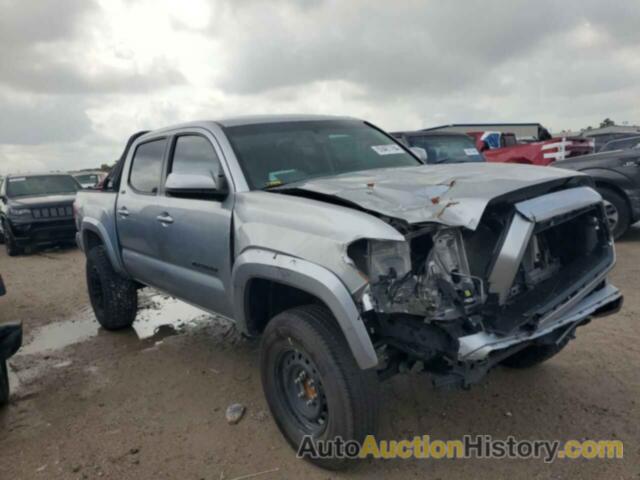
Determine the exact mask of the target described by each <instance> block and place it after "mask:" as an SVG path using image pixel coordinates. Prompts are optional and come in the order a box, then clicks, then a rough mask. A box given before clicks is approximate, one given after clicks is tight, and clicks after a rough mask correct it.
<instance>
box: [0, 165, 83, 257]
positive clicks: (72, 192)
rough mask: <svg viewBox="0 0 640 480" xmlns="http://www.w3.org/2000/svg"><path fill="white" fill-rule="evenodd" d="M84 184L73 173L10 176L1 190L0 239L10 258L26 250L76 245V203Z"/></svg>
mask: <svg viewBox="0 0 640 480" xmlns="http://www.w3.org/2000/svg"><path fill="white" fill-rule="evenodd" d="M80 189H81V187H80V184H79V183H78V182H77V181H76V180H75V179H74V178H73V177H72V176H71V175H69V174H63V173H47V174H28V175H7V176H6V177H5V180H4V182H3V183H2V186H1V187H0V239H1V240H3V241H4V243H5V246H6V248H7V253H8V254H9V255H10V256H14V255H19V254H20V253H22V252H23V251H24V249H25V248H26V247H34V246H39V245H46V244H55V243H65V242H66V243H73V242H74V241H75V233H76V227H75V223H74V221H73V201H74V200H75V197H76V192H77V191H78V190H80Z"/></svg>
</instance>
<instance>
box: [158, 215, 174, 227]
mask: <svg viewBox="0 0 640 480" xmlns="http://www.w3.org/2000/svg"><path fill="white" fill-rule="evenodd" d="M156 220H158V221H159V222H160V223H162V224H163V225H164V226H167V225H168V224H170V223H173V218H171V215H169V214H168V213H163V214H162V215H158V216H157V217H156Z"/></svg>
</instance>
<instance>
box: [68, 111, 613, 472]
mask: <svg viewBox="0 0 640 480" xmlns="http://www.w3.org/2000/svg"><path fill="white" fill-rule="evenodd" d="M422 153H423V152H421V151H420V150H413V151H412V150H410V149H408V148H407V147H405V146H404V145H402V144H400V143H398V142H397V141H396V140H394V139H393V138H392V137H391V136H390V135H388V134H386V133H385V132H383V131H382V130H380V129H378V128H376V127H375V126H373V125H371V124H369V123H367V122H365V121H362V120H358V119H353V118H343V117H324V116H266V117H248V118H235V119H228V120H221V121H211V122H198V123H190V124H183V125H178V126H173V127H168V128H164V129H161V130H156V131H152V132H142V133H140V134H137V135H134V136H133V137H132V138H131V139H130V141H129V143H128V144H127V147H126V149H125V152H124V154H123V156H122V158H121V161H120V162H119V164H118V166H117V167H116V169H115V171H114V173H112V175H110V177H109V178H108V179H107V181H106V182H105V184H104V186H103V187H102V190H92V191H81V192H79V194H78V196H77V199H76V202H75V207H74V208H75V214H76V223H77V227H78V244H79V245H80V246H81V248H82V249H83V250H84V252H85V253H86V256H87V282H88V289H89V294H90V297H91V302H92V304H93V308H94V310H95V314H96V317H97V318H98V321H99V322H100V323H101V325H102V326H103V327H104V328H106V329H119V328H125V327H129V326H130V325H131V324H132V322H133V321H134V319H135V316H136V310H137V289H138V288H139V287H140V286H143V285H150V286H153V287H154V288H156V289H159V290H162V291H165V292H167V293H169V294H171V295H173V296H175V297H177V298H180V299H182V300H184V301H186V302H189V303H191V304H193V305H196V306H198V307H201V308H202V309H203V310H206V311H209V312H215V313H218V314H222V315H224V316H227V317H229V318H231V319H233V320H234V321H235V322H236V325H237V328H238V329H239V330H240V331H242V332H244V333H245V334H247V335H262V344H261V362H260V368H261V375H262V383H263V387H264V393H265V395H266V398H267V401H268V404H269V407H270V409H271V412H272V414H273V417H274V419H275V421H276V423H277V424H278V426H279V428H280V429H281V431H282V433H283V434H284V436H285V437H286V438H287V440H288V441H289V442H290V443H291V444H292V445H293V446H295V447H297V446H298V445H299V444H300V442H301V441H302V440H303V439H304V438H305V436H311V437H312V438H313V439H314V440H323V439H324V440H326V439H334V438H336V437H341V438H342V439H343V440H345V441H346V440H355V441H362V440H363V439H364V437H365V436H366V435H367V434H372V433H374V432H375V429H376V418H377V415H378V399H379V395H378V394H377V393H376V388H377V387H376V386H377V382H378V381H379V380H380V379H381V378H385V377H388V376H390V375H393V374H394V373H396V372H398V371H403V370H405V369H407V368H411V369H412V370H414V371H415V370H420V369H422V370H424V371H426V372H428V373H429V374H430V375H431V376H432V377H433V379H434V382H435V383H436V385H450V386H461V387H466V386H468V385H470V384H472V383H475V382H477V381H479V380H480V379H481V378H482V377H483V376H484V375H485V374H486V373H487V372H488V370H490V369H491V368H492V367H494V366H496V365H498V364H502V365H506V366H508V367H517V368H524V367H531V366H533V365H535V364H538V363H540V362H542V361H544V360H547V359H549V358H550V357H552V356H553V355H555V354H556V353H558V352H559V351H560V350H561V349H562V348H563V347H564V346H565V345H566V344H567V342H568V341H569V340H570V339H571V338H573V337H574V332H575V329H576V328H577V327H578V326H581V325H584V324H586V323H588V322H589V321H590V320H591V319H592V318H594V317H598V316H603V315H606V314H610V313H612V312H615V311H616V310H617V309H619V308H620V306H621V303H622V296H621V294H620V292H619V291H618V290H617V289H616V288H615V287H613V286H612V285H610V284H609V283H608V282H607V278H606V277H607V273H608V272H609V271H610V270H611V268H612V267H613V265H614V261H615V256H614V248H613V242H612V239H611V234H610V232H609V228H608V225H607V221H606V219H605V214H604V211H603V205H602V199H601V197H600V195H599V194H598V193H597V192H595V191H594V190H593V189H592V188H591V185H592V184H591V180H590V179H589V177H587V176H586V175H583V174H580V173H577V172H573V171H569V170H559V169H554V168H540V167H535V166H523V165H505V164H487V163H474V164H460V165H425V164H423V163H422V161H421V157H422ZM605 328H606V327H605ZM532 388H533V387H532ZM515 394H516V393H515V392H514V395H515ZM316 462H317V463H319V464H320V465H322V466H324V467H328V468H339V467H341V466H344V465H345V462H344V461H343V460H340V459H320V460H316Z"/></svg>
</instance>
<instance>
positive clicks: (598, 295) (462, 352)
mask: <svg viewBox="0 0 640 480" xmlns="http://www.w3.org/2000/svg"><path fill="white" fill-rule="evenodd" d="M622 300H623V297H622V294H621V293H620V291H619V290H618V289H617V288H616V287H614V286H613V285H610V284H608V283H607V284H605V286H604V287H603V288H601V289H599V290H596V291H594V292H592V293H591V294H589V295H587V296H585V297H584V298H583V299H582V300H581V301H580V302H578V303H577V304H575V305H573V306H572V307H571V308H570V309H569V310H567V311H566V312H565V313H564V314H563V315H562V316H561V317H559V318H556V319H553V321H550V322H543V324H542V326H541V328H539V329H538V330H536V331H535V332H531V333H529V332H518V333H515V334H513V335H508V336H502V337H499V336H497V335H495V334H492V333H487V332H479V333H475V334H473V335H468V336H466V337H460V338H459V342H460V347H459V350H458V360H459V361H461V362H473V361H482V360H486V359H488V358H489V357H490V356H491V355H492V354H495V353H499V351H503V350H506V349H509V348H511V347H514V346H517V345H519V344H528V343H531V342H532V341H534V340H536V339H538V338H540V337H543V336H545V335H548V334H550V333H552V332H554V331H556V330H558V329H561V328H563V327H566V326H569V325H573V324H576V325H577V324H579V323H581V322H582V321H583V320H585V319H587V318H588V317H591V316H604V315H610V314H612V313H615V312H617V311H618V310H619V309H620V308H621V306H622Z"/></svg>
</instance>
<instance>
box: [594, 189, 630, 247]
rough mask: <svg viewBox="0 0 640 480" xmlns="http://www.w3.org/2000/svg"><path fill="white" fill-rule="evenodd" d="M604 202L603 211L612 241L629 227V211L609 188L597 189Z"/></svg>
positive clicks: (623, 201)
mask: <svg viewBox="0 0 640 480" xmlns="http://www.w3.org/2000/svg"><path fill="white" fill-rule="evenodd" d="M598 192H599V193H600V195H602V199H603V200H604V211H605V213H606V215H607V221H608V222H609V228H610V230H611V235H613V238H614V240H617V239H619V238H620V237H621V236H622V235H624V234H625V232H626V231H627V230H628V229H629V226H630V225H631V211H630V209H629V205H627V201H626V200H625V199H624V198H623V197H622V196H621V195H620V194H619V193H617V192H615V191H613V190H611V189H609V188H604V187H603V188H600V189H598Z"/></svg>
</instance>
